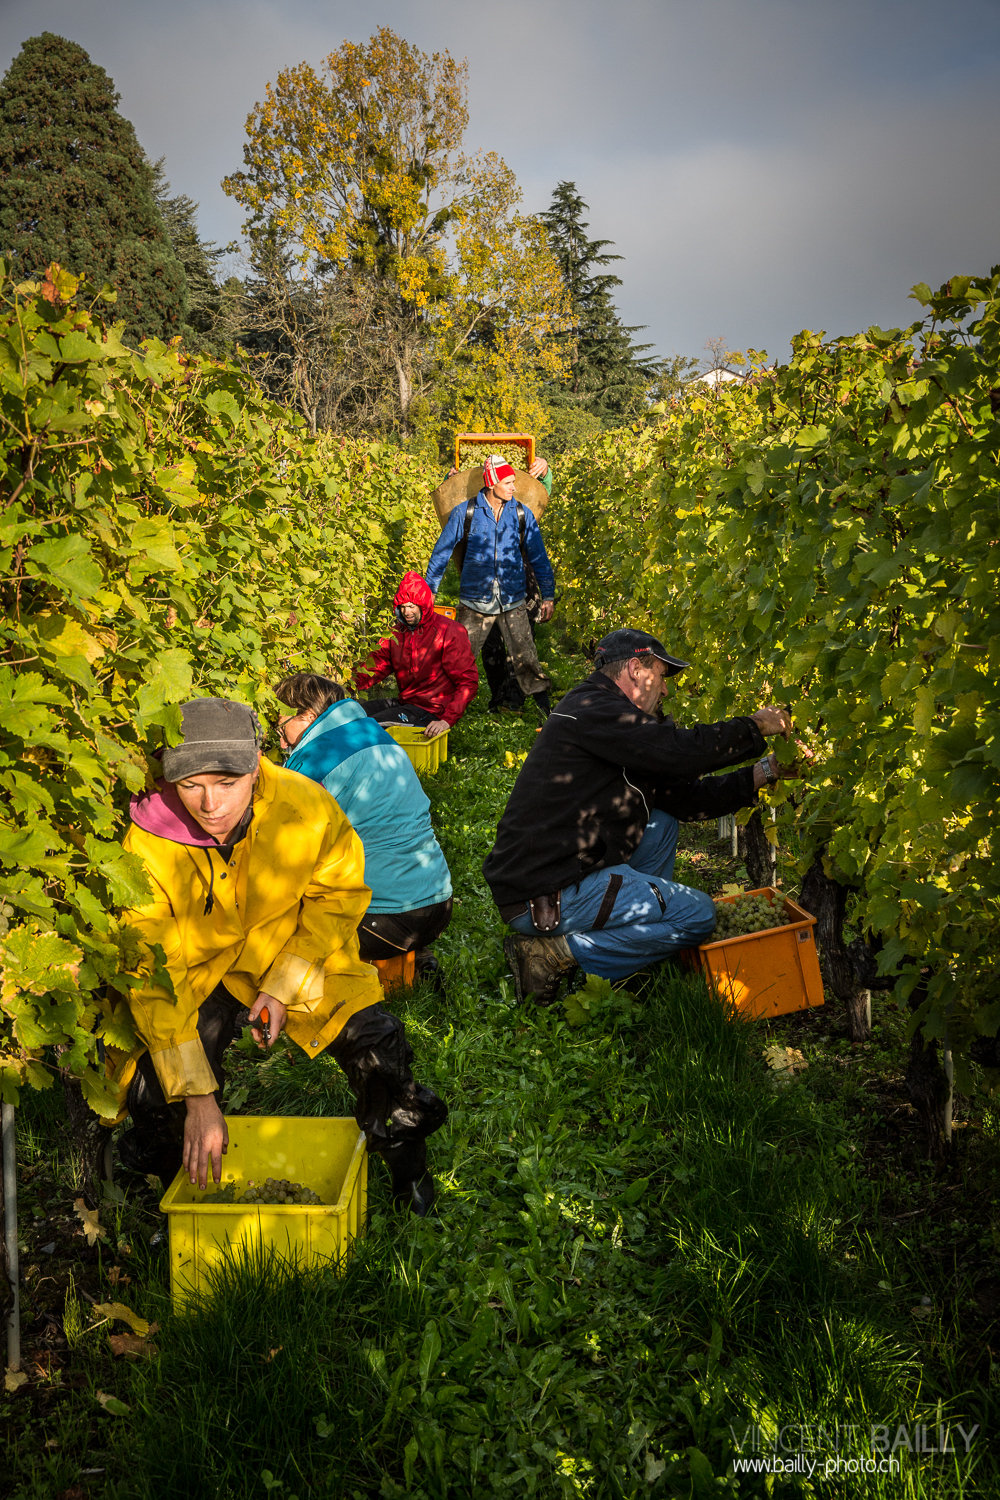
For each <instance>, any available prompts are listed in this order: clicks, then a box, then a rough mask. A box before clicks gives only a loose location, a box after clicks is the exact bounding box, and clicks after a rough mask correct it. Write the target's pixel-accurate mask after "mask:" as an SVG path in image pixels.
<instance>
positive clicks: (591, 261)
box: [541, 182, 660, 446]
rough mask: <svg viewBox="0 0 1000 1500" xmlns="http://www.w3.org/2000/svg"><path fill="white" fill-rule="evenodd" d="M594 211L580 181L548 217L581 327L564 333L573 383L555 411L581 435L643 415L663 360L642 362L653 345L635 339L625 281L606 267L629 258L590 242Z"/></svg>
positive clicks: (561, 188) (556, 396) (564, 188)
mask: <svg viewBox="0 0 1000 1500" xmlns="http://www.w3.org/2000/svg"><path fill="white" fill-rule="evenodd" d="M587 211H588V208H587V204H586V203H585V202H584V200H583V198H582V197H581V196H580V194H579V193H578V192H577V190H576V183H575V182H560V183H559V185H558V187H557V188H556V190H555V192H554V193H553V194H552V204H551V207H550V208H549V209H548V211H547V212H546V213H543V214H542V215H541V218H542V221H543V222H544V224H545V226H546V228H547V230H548V234H549V244H550V246H551V247H552V251H553V254H554V255H555V257H556V260H557V261H558V262H559V267H560V269H561V271H562V274H563V278H564V280H565V282H566V289H567V291H568V292H569V298H570V306H571V308H572V313H573V326H572V328H571V329H570V330H568V331H567V333H566V334H565V335H563V337H564V340H565V345H566V355H567V359H568V363H569V366H570V371H571V374H570V378H569V382H568V384H567V385H566V386H564V387H562V389H561V390H559V391H553V392H552V393H551V401H550V407H551V409H552V412H553V417H554V425H555V427H556V429H557V430H559V429H560V428H562V427H566V429H567V433H569V432H573V433H577V432H578V433H579V435H580V436H583V435H585V434H586V431H587V430H588V429H589V430H591V431H593V430H597V429H598V428H601V427H612V426H616V425H618V424H619V423H621V422H623V421H628V420H629V419H630V418H631V417H634V416H636V415H637V414H638V413H639V412H640V411H641V410H642V409H643V407H644V404H645V395H646V392H647V390H648V389H649V388H650V386H651V385H652V384H653V383H654V382H655V380H656V377H657V375H658V373H659V368H660V363H659V361H657V360H649V359H643V358H642V356H643V355H644V354H645V352H646V350H647V349H649V348H651V347H652V346H651V345H649V344H633V342H632V335H633V334H634V333H639V332H641V329H640V328H629V327H627V326H626V325H625V324H623V323H622V321H621V318H620V317H619V315H618V310H617V308H616V307H615V304H614V301H613V299H612V296H611V288H612V287H616V286H621V284H622V283H621V278H620V277H618V276H615V275H614V274H613V273H612V272H608V271H602V270H600V269H598V268H600V267H603V266H607V265H610V263H611V262H612V261H613V260H621V258H622V257H621V256H620V255H612V254H609V253H608V247H609V246H610V245H612V244H613V243H614V242H613V241H612V240H592V239H589V238H588V236H587V230H588V228H589V227H590V226H589V224H588V223H587V221H586V220H585V219H584V217H583V215H584V214H585V213H586V212H587ZM560 417H561V419H562V420H560ZM550 446H551V445H550Z"/></svg>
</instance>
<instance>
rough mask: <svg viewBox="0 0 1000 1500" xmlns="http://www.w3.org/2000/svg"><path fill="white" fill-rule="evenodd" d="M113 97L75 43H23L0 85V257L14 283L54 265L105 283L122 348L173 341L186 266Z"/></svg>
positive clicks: (182, 311)
mask: <svg viewBox="0 0 1000 1500" xmlns="http://www.w3.org/2000/svg"><path fill="white" fill-rule="evenodd" d="M118 99H119V95H118V94H117V93H116V92H115V90H114V85H113V84H112V82H111V79H110V78H109V77H108V75H107V73H105V71H104V69H103V68H100V67H98V66H97V65H96V64H95V63H92V62H91V60H90V58H89V57H88V56H87V53H86V52H85V51H84V50H83V48H82V47H80V46H78V45H77V44H76V43H75V42H69V41H66V40H65V38H63V37H60V36H55V35H54V34H53V33H52V32H50V31H46V32H43V33H42V34H41V35H40V36H36V37H32V38H31V39H30V40H29V41H27V42H25V44H24V46H23V47H22V48H21V51H20V52H19V53H18V55H17V57H15V59H14V61H13V62H12V63H11V65H10V68H9V69H8V70H7V72H6V74H5V75H4V78H3V81H2V83H0V180H2V182H3V195H2V201H0V253H3V254H5V255H7V256H9V257H11V258H12V262H13V265H14V267H15V268H16V273H15V274H17V275H19V276H20V277H21V278H30V277H31V276H34V275H42V274H44V271H45V267H46V266H47V265H49V263H50V262H51V261H58V262H59V263H60V264H62V265H64V266H70V267H72V269H73V271H74V272H75V273H76V274H78V275H82V276H85V277H86V278H87V280H88V281H89V282H90V283H92V284H93V285H94V286H101V285H102V284H103V283H105V282H108V283H110V284H111V285H112V286H113V287H114V288H115V289H116V291H117V292H118V311H119V313H120V314H121V316H122V317H123V318H124V320H125V333H126V336H127V338H128V339H129V340H130V341H138V340H140V339H143V338H147V337H156V338H162V339H169V338H172V337H173V336H174V335H175V334H178V333H180V332H181V331H182V328H183V325H184V321H185V317H186V307H187V286H186V281H185V276H184V267H183V265H182V264H181V262H180V260H179V259H178V257H177V255H176V254H175V253H174V249H173V247H172V245H171V242H170V238H169V236H168V234H167V232H166V230H165V228H164V225H163V221H162V218H161V217H160V213H159V211H158V209H157V207H156V203H155V201H154V186H153V174H152V171H151V169H150V167H149V164H148V162H147V161H146V158H145V156H144V155H143V152H142V148H141V147H140V145H139V142H138V141H137V140H136V136H135V131H134V130H133V128H132V126H131V124H130V123H129V121H128V120H126V119H124V118H123V117H122V116H121V115H120V114H119V113H118V110H117V108H116V105H117V103H118Z"/></svg>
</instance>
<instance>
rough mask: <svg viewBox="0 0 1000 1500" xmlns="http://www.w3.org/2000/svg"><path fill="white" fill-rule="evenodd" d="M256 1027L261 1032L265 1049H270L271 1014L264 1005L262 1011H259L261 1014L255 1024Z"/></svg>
mask: <svg viewBox="0 0 1000 1500" xmlns="http://www.w3.org/2000/svg"><path fill="white" fill-rule="evenodd" d="M254 1026H256V1027H257V1029H258V1030H259V1031H260V1034H261V1036H262V1037H263V1039H264V1046H265V1047H270V1045H271V1012H270V1011H269V1010H268V1008H267V1006H266V1005H264V1006H262V1007H261V1009H260V1011H259V1013H258V1015H257V1019H256V1021H255V1022H254Z"/></svg>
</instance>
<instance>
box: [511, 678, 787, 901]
mask: <svg viewBox="0 0 1000 1500" xmlns="http://www.w3.org/2000/svg"><path fill="white" fill-rule="evenodd" d="M765 748H766V747H765V745H764V739H763V736H762V735H761V732H760V730H759V729H758V728H757V725H756V724H755V723H754V722H753V720H752V719H729V720H727V721H726V722H724V723H721V724H699V725H698V726H697V727H696V728H694V729H679V728H678V727H677V726H676V725H675V724H672V723H670V722H664V721H663V720H661V719H657V718H654V717H653V715H652V714H646V713H643V712H642V710H641V709H639V708H636V707H635V705H634V704H632V703H630V702H629V700H628V698H626V696H625V694H624V693H623V692H622V691H621V689H620V688H618V687H616V686H615V684H614V683H613V682H612V681H611V679H610V677H606V676H605V675H604V673H603V672H594V673H593V675H592V676H590V677H588V678H587V680H586V682H581V683H579V684H578V685H577V686H576V687H575V688H572V689H571V690H570V692H568V693H567V694H566V697H565V698H563V699H562V701H561V702H560V704H559V706H558V707H557V708H555V709H554V710H553V712H552V715H551V717H550V718H549V719H547V720H546V722H545V725H544V726H543V728H542V732H541V733H540V734H539V735H538V737H537V739H536V740H535V743H534V745H533V746H532V749H531V751H530V752H529V755H528V758H527V760H526V761H525V762H524V765H523V766H522V767H521V774H520V775H519V776H518V778H517V781H516V782H515V783H514V790H513V792H511V795H510V801H509V802H508V803H507V806H506V808H505V810H504V814H503V817H502V818H501V819H500V824H499V827H498V828H497V838H496V843H495V844H494V845H493V849H492V851H491V853H490V854H489V855H488V856H487V859H486V862H485V864H484V865H483V874H484V875H485V876H486V879H487V881H488V883H489V886H490V889H491V890H492V892H493V899H494V901H495V902H496V903H497V905H498V906H500V907H504V906H507V905H513V904H514V903H515V902H517V901H527V900H529V899H532V898H534V897H535V896H547V895H552V894H554V893H555V892H556V891H561V890H563V889H565V887H566V886H570V885H575V884H576V883H577V881H579V880H582V879H583V877H584V876H585V875H590V874H592V873H593V871H594V870H602V869H605V868H606V867H607V866H609V865H618V864H623V863H624V862H625V861H626V860H627V859H628V858H629V857H630V856H631V855H632V854H633V853H634V851H635V849H636V847H637V845H638V843H639V840H640V839H641V838H642V835H643V833H644V831H645V828H646V823H647V822H648V820H649V816H650V813H651V812H652V810H653V808H654V807H656V808H661V809H663V810H664V811H665V812H669V813H672V814H673V816H674V817H675V818H678V819H680V820H682V821H688V822H690V821H694V820H696V819H699V818H715V817H719V816H720V815H721V814H722V813H729V812H735V811H736V810H737V808H740V807H748V806H750V805H751V804H752V803H753V802H754V801H755V800H756V795H757V794H756V792H755V791H754V785H753V767H752V766H748V767H746V768H745V769H744V770H742V771H734V772H733V774H732V775H730V776H711V777H707V778H706V779H705V780H699V777H701V776H703V775H704V773H705V772H708V771H715V770H718V769H719V767H721V766H732V765H736V764H737V763H738V762H739V761H745V760H749V759H750V758H751V757H756V756H760V755H763V754H764V751H765Z"/></svg>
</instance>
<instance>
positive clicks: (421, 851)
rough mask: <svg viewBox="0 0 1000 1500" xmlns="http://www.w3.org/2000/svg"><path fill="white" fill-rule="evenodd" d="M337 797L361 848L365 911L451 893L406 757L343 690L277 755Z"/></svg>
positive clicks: (399, 907) (410, 907)
mask: <svg viewBox="0 0 1000 1500" xmlns="http://www.w3.org/2000/svg"><path fill="white" fill-rule="evenodd" d="M285 766H286V768H287V769H288V770H289V771H298V772H299V773H300V774H301V775H303V776H308V777H309V779H310V780H311V781H318V782H319V783H320V784H321V785H322V786H323V787H325V788H326V790H327V791H328V792H329V793H330V796H331V797H332V798H333V799H334V801H335V802H337V803H338V804H339V805H340V807H341V809H342V811H343V812H344V814H345V815H346V817H347V819H348V821H349V822H350V823H351V825H352V827H353V828H354V831H355V833H356V834H357V835H358V838H359V839H360V840H361V842H362V844H363V845H364V850H365V884H366V885H369V886H371V891H372V899H371V905H370V906H369V908H368V910H369V911H372V912H401V911H415V910H416V909H417V907H420V906H434V905H436V903H437V902H438V901H446V900H447V899H448V897H449V896H450V895H451V875H450V873H449V870H448V865H447V861H446V860H445V857H444V855H443V854H442V852H441V846H440V844H439V843H438V841H437V839H436V838H435V837H434V829H433V828H432V827H431V816H430V814H431V805H430V803H429V802H428V800H427V796H426V793H425V792H424V789H423V787H422V786H421V785H420V781H419V779H418V777H417V773H416V771H415V770H414V769H413V766H412V765H411V764H410V758H409V756H408V755H407V753H406V751H405V750H404V749H403V748H402V746H401V745H397V744H396V741H395V740H394V739H393V738H392V736H391V735H389V734H387V733H386V731H385V730H384V729H383V728H382V726H381V724H377V723H376V722H375V720H374V719H369V718H368V716H367V714H366V713H365V711H364V709H363V708H362V707H361V704H360V703H357V702H356V701H355V700H354V699H353V698H345V699H344V700H343V701H342V702H340V703H334V704H332V705H331V707H330V708H328V709H327V710H326V712H325V713H322V714H320V716H319V718H318V719H317V720H316V721H315V723H313V724H310V725H309V728H308V729H307V730H306V732H305V734H304V735H303V736H302V738H301V739H300V740H299V743H298V744H297V745H296V747H295V749H294V750H293V751H292V753H291V755H290V756H289V757H288V759H287V760H286V761H285Z"/></svg>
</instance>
